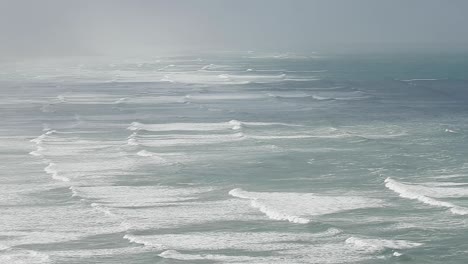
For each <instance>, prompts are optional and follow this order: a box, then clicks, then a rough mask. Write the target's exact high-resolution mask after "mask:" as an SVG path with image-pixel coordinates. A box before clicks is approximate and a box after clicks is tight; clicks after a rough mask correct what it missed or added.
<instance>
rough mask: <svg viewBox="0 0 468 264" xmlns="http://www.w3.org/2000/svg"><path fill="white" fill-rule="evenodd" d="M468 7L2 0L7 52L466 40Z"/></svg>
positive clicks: (399, 2) (385, 45) (405, 45)
mask: <svg viewBox="0 0 468 264" xmlns="http://www.w3.org/2000/svg"><path fill="white" fill-rule="evenodd" d="M467 10H468V1H465V0H450V1H447V0H392V1H383V0H355V1H348V0H292V1H286V0H282V1H279V0H249V1H247V0H235V1H234V0H198V1H189V0H185V1H183V0H155V1H150V0H136V1H130V0H127V1H123V0H116V1H109V0H102V1H91V0H80V1H71V0H69V1H61V0H40V1H33V0H30V1H26V0H0V33H1V35H0V38H1V39H0V54H1V55H2V56H29V55H38V54H39V55H68V54H102V53H120V52H125V53H130V54H131V53H132V52H136V51H156V52H157V51H165V50H172V51H174V50H212V49H215V50H228V49H229V50H272V51H303V52H309V51H388V50H395V51H406V50H408V51H421V50H423V51H424V50H430V51H450V50H463V49H465V47H466V45H465V44H466V43H468V27H467V26H466V25H468V16H467V15H466V12H467Z"/></svg>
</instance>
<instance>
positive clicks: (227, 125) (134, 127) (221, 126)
mask: <svg viewBox="0 0 468 264" xmlns="http://www.w3.org/2000/svg"><path fill="white" fill-rule="evenodd" d="M244 125H247V126H288V127H302V126H303V125H296V124H288V123H275V122H243V121H239V120H230V121H228V122H219V123H166V124H143V123H139V122H132V123H131V124H130V126H129V127H128V128H127V129H128V130H131V131H138V130H145V131H151V132H159V131H161V132H163V131H218V130H226V129H232V130H239V129H241V128H242V126H244ZM132 135H133V134H132Z"/></svg>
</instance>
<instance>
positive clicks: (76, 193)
mask: <svg viewBox="0 0 468 264" xmlns="http://www.w3.org/2000/svg"><path fill="white" fill-rule="evenodd" d="M68 189H70V191H71V192H72V197H77V196H80V193H79V191H78V190H77V188H76V187H74V186H70V187H68Z"/></svg>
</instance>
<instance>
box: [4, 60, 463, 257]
mask: <svg viewBox="0 0 468 264" xmlns="http://www.w3.org/2000/svg"><path fill="white" fill-rule="evenodd" d="M467 69H468V56H467V55H464V54H461V55H460V54H441V55H434V54H399V55H391V54H386V55H362V54H361V55H329V54H312V55H310V54H305V55H302V54H292V53H285V54H273V53H258V52H256V53H254V52H226V53H212V54H208V53H203V54H188V55H180V56H172V57H155V56H148V57H141V58H131V59H129V58H124V59H122V58H74V59H56V60H47V61H46V60H40V61H23V62H15V63H11V62H10V63H7V62H5V63H2V64H1V65H0V93H1V96H0V117H1V119H0V121H1V126H0V160H1V162H0V186H1V192H0V262H1V263H13V264H14V263H28V264H29V263H76V264H78V263H129V264H130V263H135V264H136V263H138V264H143V263H442V262H443V263H447V264H449V263H450V264H451V263H466V260H467V259H468V244H467V243H466V241H467V240H468V223H467V219H468V199H467V198H468V181H467V176H468V162H467V157H468V146H467V135H468V122H467V121H468V71H467Z"/></svg>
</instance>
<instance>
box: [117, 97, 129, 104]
mask: <svg viewBox="0 0 468 264" xmlns="http://www.w3.org/2000/svg"><path fill="white" fill-rule="evenodd" d="M127 100H128V99H127V98H125V97H124V98H120V99H119V100H116V101H115V102H114V104H121V103H125V101H127Z"/></svg>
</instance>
